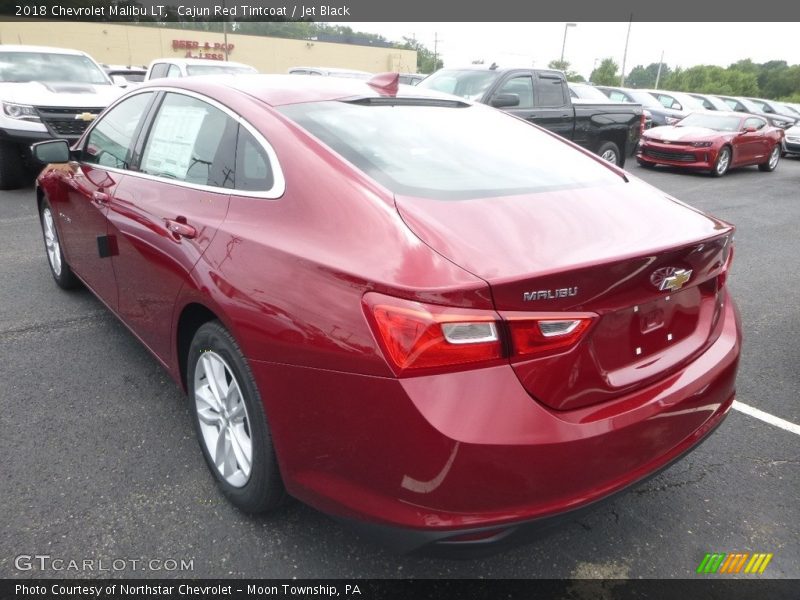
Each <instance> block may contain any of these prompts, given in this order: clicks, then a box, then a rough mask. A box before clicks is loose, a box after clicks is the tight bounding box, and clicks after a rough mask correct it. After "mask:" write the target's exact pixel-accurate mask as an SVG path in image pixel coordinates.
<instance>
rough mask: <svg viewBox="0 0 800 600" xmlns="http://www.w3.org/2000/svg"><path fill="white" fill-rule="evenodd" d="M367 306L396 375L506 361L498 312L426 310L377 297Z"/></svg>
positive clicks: (369, 297)
mask: <svg viewBox="0 0 800 600" xmlns="http://www.w3.org/2000/svg"><path fill="white" fill-rule="evenodd" d="M364 304H365V308H366V312H367V316H368V318H369V321H370V323H371V324H372V325H373V328H374V329H375V330H376V332H377V334H378V339H379V341H380V342H381V345H382V346H383V349H384V351H385V353H386V355H387V358H388V359H389V361H390V363H391V364H392V366H393V367H394V369H395V371H396V372H397V373H400V372H402V371H406V370H409V369H425V368H435V367H444V366H449V365H462V364H468V363H477V362H484V361H491V360H495V359H499V358H502V356H503V346H502V343H501V341H500V335H499V331H498V327H497V321H498V320H499V319H498V316H497V314H496V313H494V312H493V311H485V310H473V309H461V308H450V307H445V306H437V305H432V304H423V303H421V302H413V301H410V300H401V299H399V298H392V297H390V296H384V295H382V294H377V293H369V294H366V295H365V296H364Z"/></svg>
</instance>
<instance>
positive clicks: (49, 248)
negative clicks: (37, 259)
mask: <svg viewBox="0 0 800 600" xmlns="http://www.w3.org/2000/svg"><path fill="white" fill-rule="evenodd" d="M39 220H40V222H41V224H42V237H43V238H44V249H45V251H46V252H47V264H48V265H50V273H51V274H52V275H53V279H55V281H56V284H57V285H58V287H60V288H62V289H65V290H71V289H74V288H76V287H78V286H79V285H80V281H79V280H78V278H77V277H75V274H74V273H73V272H72V269H70V267H69V265H68V264H67V261H66V259H65V258H64V251H63V250H62V249H61V242H60V240H59V237H58V229H56V222H55V218H54V217H53V209H52V208H51V207H50V203H49V202H48V201H47V200H43V201H42V206H41V209H40V212H39Z"/></svg>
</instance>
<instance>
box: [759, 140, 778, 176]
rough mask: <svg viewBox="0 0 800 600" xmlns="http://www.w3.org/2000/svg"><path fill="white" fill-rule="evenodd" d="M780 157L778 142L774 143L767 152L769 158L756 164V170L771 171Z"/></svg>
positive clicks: (776, 165)
mask: <svg viewBox="0 0 800 600" xmlns="http://www.w3.org/2000/svg"><path fill="white" fill-rule="evenodd" d="M780 158H781V147H780V146H779V145H778V144H775V145H774V146H773V147H772V150H771V151H770V153H769V158H767V160H766V161H765V162H763V163H761V164H760V165H758V170H759V171H764V172H766V173H771V172H772V171H774V170H775V169H776V168H777V167H778V163H779V162H780Z"/></svg>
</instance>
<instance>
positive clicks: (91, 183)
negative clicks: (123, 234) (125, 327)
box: [53, 92, 155, 310]
mask: <svg viewBox="0 0 800 600" xmlns="http://www.w3.org/2000/svg"><path fill="white" fill-rule="evenodd" d="M154 96H155V94H154V93H153V92H147V93H139V94H135V95H133V96H130V97H128V98H126V99H124V100H122V101H121V102H119V103H118V104H116V105H115V106H114V107H113V108H111V109H110V110H109V111H108V112H106V114H104V115H103V116H102V117H101V118H100V119H99V120H98V121H97V122H96V123H95V124H94V125H93V126H92V128H91V130H90V131H89V132H88V134H87V136H86V138H85V141H84V142H83V145H82V148H81V153H80V160H79V161H78V164H77V165H76V168H75V169H74V170H73V171H72V172H71V174H70V175H69V176H68V177H66V178H65V181H66V188H67V194H66V202H65V203H64V205H62V206H57V207H56V206H54V207H53V208H54V211H55V212H56V214H57V217H59V218H60V224H61V231H62V238H63V241H64V244H65V246H66V247H67V249H68V252H69V257H68V258H69V262H70V266H71V267H72V269H73V270H74V271H75V273H77V274H78V276H79V277H80V278H81V279H83V281H84V282H85V283H86V284H87V285H88V286H89V287H90V288H91V289H92V290H93V291H94V292H95V294H97V295H98V296H99V297H100V298H101V299H102V300H103V301H104V302H106V304H108V305H109V306H110V307H111V308H112V309H115V310H116V308H117V286H116V282H115V280H114V272H113V268H112V264H111V259H110V256H111V254H112V253H113V250H114V247H113V240H112V239H110V238H109V237H108V224H107V215H108V205H109V202H110V201H111V199H112V198H113V197H114V195H115V194H116V192H117V189H118V187H119V183H120V182H121V181H123V180H124V178H125V176H126V173H127V172H129V169H130V157H131V154H132V145H133V142H134V140H135V138H136V135H137V132H138V131H139V128H140V126H141V123H142V120H143V117H144V114H145V113H146V111H147V108H148V106H149V105H150V103H151V102H152V100H153V98H154Z"/></svg>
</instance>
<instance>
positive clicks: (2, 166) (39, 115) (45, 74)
mask: <svg viewBox="0 0 800 600" xmlns="http://www.w3.org/2000/svg"><path fill="white" fill-rule="evenodd" d="M121 94H122V90H121V89H120V88H119V87H117V86H115V85H113V84H112V83H111V80H110V79H109V78H108V76H107V75H106V74H105V73H104V72H103V69H101V68H100V65H98V64H97V63H96V62H95V61H94V59H92V58H91V57H90V56H89V55H88V54H85V53H83V52H79V51H77V50H66V49H63V48H48V47H43V46H11V45H5V44H3V45H0V103H2V109H0V189H4V190H8V189H14V188H17V187H21V186H23V185H25V184H26V183H27V182H28V180H29V179H30V178H31V175H30V172H29V171H30V168H29V167H31V162H30V145H31V144H32V143H34V142H40V141H43V140H49V139H53V138H60V139H66V140H68V141H69V142H73V141H75V140H77V139H78V138H79V137H80V135H81V134H82V133H83V131H84V129H86V126H87V125H88V124H89V123H90V122H91V121H92V120H93V119H94V118H95V117H96V116H97V115H98V114H100V113H101V112H102V111H103V109H104V108H105V107H106V106H108V105H109V104H111V102H113V101H114V100H116V99H117V98H118V97H119V96H120V95H121Z"/></svg>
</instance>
